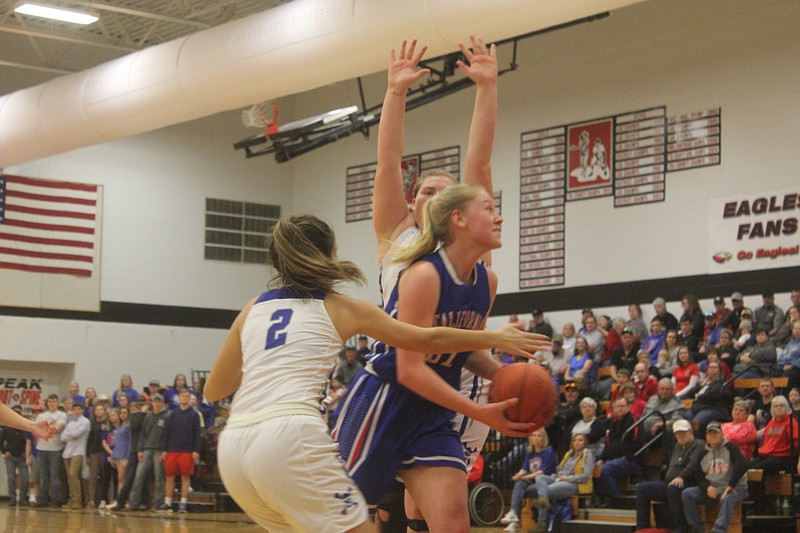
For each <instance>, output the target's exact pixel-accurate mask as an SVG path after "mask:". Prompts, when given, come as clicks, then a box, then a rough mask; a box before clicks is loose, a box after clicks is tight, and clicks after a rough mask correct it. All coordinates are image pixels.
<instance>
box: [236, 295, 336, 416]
mask: <svg viewBox="0 0 800 533" xmlns="http://www.w3.org/2000/svg"><path fill="white" fill-rule="evenodd" d="M323 298H324V295H322V294H319V295H315V296H314V297H313V298H309V299H305V300H304V299H301V298H298V297H297V296H295V295H293V294H292V293H291V292H290V291H288V290H286V289H276V290H271V291H267V292H265V293H264V294H262V295H261V296H260V297H259V298H258V300H257V301H256V303H255V304H253V307H252V308H251V309H250V313H249V314H248V315H247V319H246V320H245V322H244V326H243V328H242V335H241V340H242V383H241V386H240V387H239V390H238V391H237V392H236V394H235V395H234V398H233V403H232V405H231V413H232V414H234V415H242V414H245V413H255V412H257V411H260V410H262V409H264V408H266V407H269V406H271V405H274V404H276V403H278V402H280V403H302V404H305V405H309V406H311V407H314V408H316V409H319V410H320V411H321V412H324V408H323V407H322V400H323V399H324V398H325V395H326V392H327V386H328V380H329V378H330V375H331V373H332V372H333V369H334V366H335V365H336V361H337V358H338V356H339V353H340V351H341V348H342V339H341V338H340V337H339V333H338V332H337V331H336V328H335V327H334V325H333V322H332V321H331V318H330V316H329V315H328V311H327V310H326V309H325V303H324V301H323Z"/></svg>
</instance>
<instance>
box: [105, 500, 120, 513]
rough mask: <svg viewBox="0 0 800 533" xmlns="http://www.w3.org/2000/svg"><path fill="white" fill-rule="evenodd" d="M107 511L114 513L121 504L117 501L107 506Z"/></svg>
mask: <svg viewBox="0 0 800 533" xmlns="http://www.w3.org/2000/svg"><path fill="white" fill-rule="evenodd" d="M106 509H107V510H108V511H114V510H116V509H119V504H118V503H117V500H114V501H113V502H111V503H109V504H108V505H106Z"/></svg>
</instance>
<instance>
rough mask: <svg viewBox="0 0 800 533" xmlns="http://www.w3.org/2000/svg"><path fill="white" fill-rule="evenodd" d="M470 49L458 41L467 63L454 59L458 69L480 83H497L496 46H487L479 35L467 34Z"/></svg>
mask: <svg viewBox="0 0 800 533" xmlns="http://www.w3.org/2000/svg"><path fill="white" fill-rule="evenodd" d="M469 40H470V43H471V44H472V49H471V50H470V49H469V48H467V47H466V46H465V45H464V44H463V43H458V47H459V48H460V49H461V53H462V54H464V57H465V58H466V59H467V61H468V62H469V64H468V65H467V64H465V63H464V62H463V61H461V60H458V61H456V66H458V69H459V70H460V71H461V72H463V73H464V75H465V76H467V77H468V78H469V79H471V80H472V81H474V82H475V83H476V84H478V85H480V84H482V83H497V47H496V46H495V45H491V46H489V47H488V48H487V47H486V44H484V42H483V39H481V38H480V37H477V38H476V37H474V36H473V35H470V36H469Z"/></svg>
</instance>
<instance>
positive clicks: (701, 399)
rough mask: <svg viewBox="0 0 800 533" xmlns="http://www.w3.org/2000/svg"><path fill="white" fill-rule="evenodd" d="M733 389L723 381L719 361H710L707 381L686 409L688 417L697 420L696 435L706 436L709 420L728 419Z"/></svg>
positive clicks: (700, 437)
mask: <svg viewBox="0 0 800 533" xmlns="http://www.w3.org/2000/svg"><path fill="white" fill-rule="evenodd" d="M731 399H732V398H731V391H730V390H729V389H728V387H726V386H725V382H724V381H722V369H721V368H720V362H719V361H711V362H709V363H708V369H707V371H706V381H705V383H703V385H702V386H701V388H700V390H699V391H698V392H697V395H696V396H695V397H694V402H692V406H691V407H690V408H689V409H688V410H687V411H686V419H687V420H689V421H692V420H695V421H697V425H698V429H697V431H696V432H695V436H696V437H697V438H699V439H702V438H705V434H706V431H705V428H706V425H708V423H709V422H711V421H712V420H716V421H717V422H722V421H724V420H727V419H728V413H729V412H730V409H731V407H730V405H731Z"/></svg>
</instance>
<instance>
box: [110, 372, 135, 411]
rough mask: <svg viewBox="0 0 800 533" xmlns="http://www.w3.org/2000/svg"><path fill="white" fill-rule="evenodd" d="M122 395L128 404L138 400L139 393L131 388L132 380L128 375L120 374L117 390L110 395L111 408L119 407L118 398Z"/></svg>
mask: <svg viewBox="0 0 800 533" xmlns="http://www.w3.org/2000/svg"><path fill="white" fill-rule="evenodd" d="M122 395H125V396H127V397H128V403H130V402H135V401H136V400H137V399H138V398H139V393H138V392H136V389H134V388H133V378H131V376H130V375H129V374H122V377H120V378H119V388H118V389H116V390H115V391H114V393H113V394H112V395H111V407H119V397H120V396H122Z"/></svg>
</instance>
